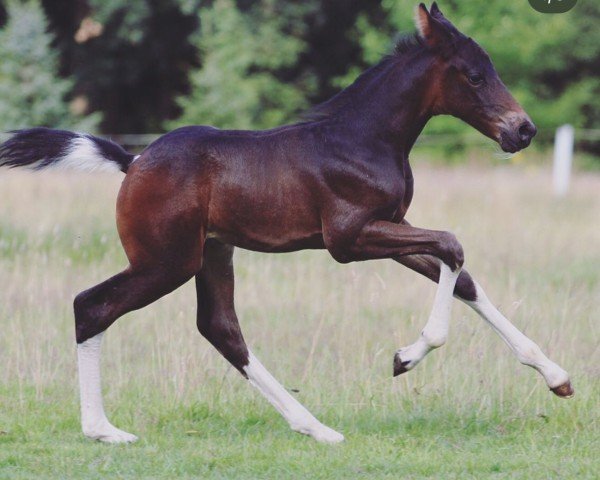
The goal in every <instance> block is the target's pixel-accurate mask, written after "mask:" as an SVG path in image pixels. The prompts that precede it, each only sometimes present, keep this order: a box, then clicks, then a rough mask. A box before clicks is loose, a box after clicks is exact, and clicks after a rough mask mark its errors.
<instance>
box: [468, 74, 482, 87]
mask: <svg viewBox="0 0 600 480" xmlns="http://www.w3.org/2000/svg"><path fill="white" fill-rule="evenodd" d="M467 79H468V80H469V83H470V84H471V85H474V86H478V85H481V84H482V83H483V75H481V74H480V73H470V74H469V75H467Z"/></svg>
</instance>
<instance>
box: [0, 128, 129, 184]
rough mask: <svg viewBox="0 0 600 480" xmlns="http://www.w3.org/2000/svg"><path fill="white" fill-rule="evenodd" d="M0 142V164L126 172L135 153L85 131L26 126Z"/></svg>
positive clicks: (33, 167) (36, 168) (0, 165)
mask: <svg viewBox="0 0 600 480" xmlns="http://www.w3.org/2000/svg"><path fill="white" fill-rule="evenodd" d="M10 133H11V134H12V137H10V138H9V139H8V140H7V141H5V142H4V143H2V144H1V145H0V167H2V166H7V167H11V168H12V167H29V168H32V169H34V170H41V169H43V168H47V167H58V168H64V169H75V170H87V171H118V170H120V171H122V172H125V173H127V169H128V168H129V165H130V164H131V162H132V161H133V159H134V158H135V156H134V155H133V154H131V153H129V152H126V151H125V150H124V149H123V148H122V147H121V146H120V145H117V144H116V143H114V142H112V141H110V140H105V139H103V138H98V137H94V136H92V135H88V134H85V133H75V132H68V131H65V130H54V129H50V128H42V127H38V128H29V129H26V130H15V131H12V132H10Z"/></svg>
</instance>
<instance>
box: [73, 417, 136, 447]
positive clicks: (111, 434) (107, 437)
mask: <svg viewBox="0 0 600 480" xmlns="http://www.w3.org/2000/svg"><path fill="white" fill-rule="evenodd" d="M83 434H84V435H85V436H86V437H88V438H91V439H92V440H98V441H100V442H104V443H133V442H135V441H137V439H138V437H136V436H135V435H133V434H132V433H127V432H125V431H123V430H120V429H118V428H116V427H114V426H113V425H111V424H110V423H108V422H105V423H102V424H100V425H97V426H95V427H94V428H84V429H83Z"/></svg>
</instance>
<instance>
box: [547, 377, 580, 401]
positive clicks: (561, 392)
mask: <svg viewBox="0 0 600 480" xmlns="http://www.w3.org/2000/svg"><path fill="white" fill-rule="evenodd" d="M550 390H552V393H554V395H556V396H558V397H560V398H571V397H572V396H573V395H575V390H574V389H573V386H572V385H571V382H570V381H569V380H567V381H566V382H565V383H563V384H562V385H559V386H558V387H554V388H551V389H550Z"/></svg>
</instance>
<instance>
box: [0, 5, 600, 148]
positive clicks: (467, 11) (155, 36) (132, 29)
mask: <svg viewBox="0 0 600 480" xmlns="http://www.w3.org/2000/svg"><path fill="white" fill-rule="evenodd" d="M40 1H41V3H42V5H43V7H44V11H45V13H46V15H47V18H48V23H49V27H50V28H49V30H50V32H51V33H52V37H47V36H46V37H45V40H44V41H45V42H46V44H48V43H50V44H51V46H52V53H51V54H50V55H48V58H49V59H50V58H53V59H54V60H52V61H53V62H56V60H57V57H58V62H59V73H60V76H61V77H63V78H65V79H69V81H70V83H69V85H70V87H65V86H64V85H67V83H63V84H62V85H63V92H64V93H66V94H67V97H69V98H79V99H83V100H85V101H84V102H83V104H84V105H86V108H85V111H87V112H90V111H91V112H101V113H102V116H103V122H102V124H101V125H100V128H101V130H103V131H104V132H106V133H120V132H123V133H124V132H139V133H143V132H157V131H161V130H164V129H165V128H166V127H168V128H171V127H175V126H179V125H183V124H186V123H210V124H215V125H218V126H223V127H228V128H234V127H244V128H246V127H248V128H264V127H271V126H275V125H277V124H281V123H284V122H288V121H293V120H294V119H295V118H296V114H297V112H298V111H300V110H302V109H305V108H307V107H308V106H310V105H311V104H315V103H318V102H321V101H324V100H326V99H327V98H329V97H330V96H332V95H333V94H334V93H336V91H337V90H339V89H340V88H342V87H343V86H346V85H347V84H348V83H350V82H351V81H352V80H353V79H354V78H355V77H356V76H357V75H358V73H360V72H361V71H362V70H364V69H365V68H366V67H368V66H369V65H372V64H374V63H376V62H377V61H379V59H380V58H381V57H382V56H383V55H385V54H386V53H389V52H390V50H391V49H392V47H393V43H394V41H395V39H397V38H398V35H399V33H398V32H412V31H413V30H414V26H413V10H414V8H415V6H416V4H417V3H418V2H417V1H416V0H377V1H374V2H348V1H347V0H309V1H307V2H297V1H295V0H283V1H275V0H139V1H136V2H127V1H126V0H40ZM440 4H441V5H440V6H441V8H442V10H443V11H444V13H445V14H446V15H447V16H448V17H449V18H450V19H451V20H452V21H453V22H454V23H455V24H456V25H457V26H458V28H460V29H461V30H463V31H464V32H465V33H466V34H468V35H471V36H472V37H473V38H475V39H476V40H477V41H478V42H479V43H480V44H481V45H482V46H483V47H484V48H485V49H486V50H487V51H488V52H489V53H490V55H491V57H492V59H493V60H494V63H495V65H496V67H497V69H498V71H499V72H500V75H501V76H502V78H503V79H504V80H505V82H506V83H507V85H508V86H509V87H510V89H511V90H512V91H513V92H514V94H515V96H516V97H517V99H518V100H519V101H521V103H522V104H523V106H524V107H525V109H526V110H527V111H528V112H529V113H530V114H531V116H532V117H533V119H534V121H535V122H536V124H537V125H538V126H539V127H541V133H540V135H539V137H538V139H537V142H536V143H540V140H541V141H543V140H544V139H545V140H548V141H549V140H551V138H552V131H553V129H554V128H555V127H556V126H558V125H560V124H563V123H567V122H569V123H572V124H574V125H575V126H576V127H578V128H586V129H594V128H596V129H597V128H600V29H598V24H599V22H600V3H599V2H583V1H580V2H578V4H577V5H576V6H575V8H573V9H572V10H571V11H570V12H568V13H564V14H558V15H547V14H541V13H538V12H536V11H535V10H533V9H532V8H531V7H530V6H529V4H528V2H527V1H526V0H523V1H519V2H506V1H500V0H493V1H488V2H482V1H480V0H461V1H460V2H458V1H454V0H445V1H442V2H440ZM6 5H7V1H6V0H0V26H1V25H2V23H3V21H4V17H5V16H4V13H3V12H4V7H5V6H6ZM86 22H88V23H89V22H92V23H93V22H95V23H96V24H98V25H99V26H100V27H101V31H100V32H99V33H97V34H96V35H92V36H90V37H89V38H84V39H82V38H80V36H78V33H79V31H80V30H81V28H82V26H83V25H85V24H86ZM27 40H28V41H31V39H30V38H28V39H27ZM6 48H7V47H6V46H3V47H2V48H1V49H0V59H2V61H3V63H4V56H5V54H4V53H3V52H4V51H5V50H6ZM7 61H8V63H9V64H10V63H11V62H12V64H13V65H14V64H15V60H14V57H13V59H12V60H10V59H8V60H7ZM11 68H12V69H13V70H14V67H10V66H6V67H5V70H6V69H11ZM55 71H56V70H52V72H55ZM40 81H41V80H40ZM57 85H58V84H57ZM3 88H5V89H7V90H8V91H11V92H13V93H14V88H13V87H11V86H10V85H9V86H5V87H3ZM9 96H10V95H8V96H7V95H3V98H4V101H5V102H10V101H12V100H13V99H10V98H8V97H9ZM61 98H64V97H61ZM10 119H12V120H10ZM5 120H6V122H7V123H9V122H11V121H15V120H14V117H11V116H9V117H7V118H6V119H5ZM468 131H470V130H469V129H468V128H467V127H465V126H464V125H463V124H461V123H460V122H459V121H457V120H455V119H452V118H447V117H441V118H436V119H434V121H432V122H431V123H430V125H429V126H428V128H427V130H426V133H427V132H429V133H432V132H435V133H441V132H445V133H447V134H449V137H448V138H449V139H450V142H451V143H453V146H454V147H460V141H461V139H464V140H466V139H467V136H466V133H465V132H468ZM456 134H460V135H456ZM469 135H470V134H469ZM475 138H479V137H475ZM594 141H595V140H594V139H593V137H590V138H589V139H587V140H586V144H585V146H586V147H587V148H588V149H590V150H592V151H594V149H595V151H598V150H599V148H598V144H597V143H596V144H594ZM447 143H448V142H447Z"/></svg>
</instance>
